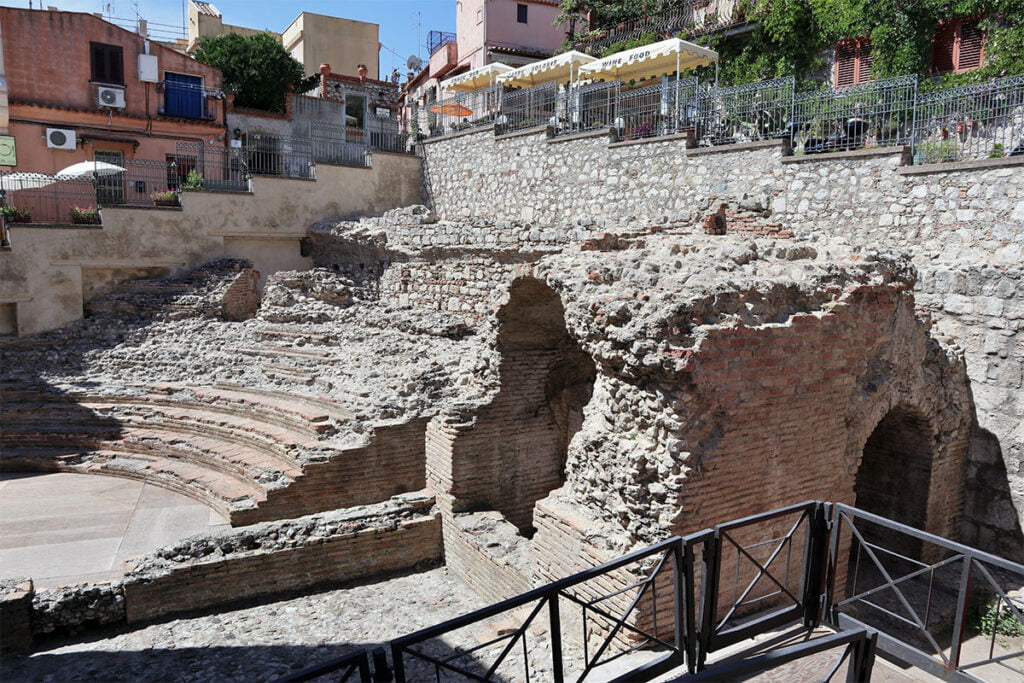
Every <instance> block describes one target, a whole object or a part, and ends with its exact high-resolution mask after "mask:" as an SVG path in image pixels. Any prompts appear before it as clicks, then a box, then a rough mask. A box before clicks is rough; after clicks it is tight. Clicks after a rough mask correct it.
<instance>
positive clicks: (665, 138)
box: [608, 133, 745, 149]
mask: <svg viewBox="0 0 1024 683" xmlns="http://www.w3.org/2000/svg"><path fill="white" fill-rule="evenodd" d="M691 135H693V133H673V134H672V135H655V136H652V137H649V138H638V139H636V140H619V141H618V142H613V143H611V144H609V145H608V146H609V147H628V146H629V145H644V144H647V143H649V142H670V141H672V140H686V139H687V138H689V137H690V136H691ZM744 144H745V143H744ZM694 149H696V148H694Z"/></svg>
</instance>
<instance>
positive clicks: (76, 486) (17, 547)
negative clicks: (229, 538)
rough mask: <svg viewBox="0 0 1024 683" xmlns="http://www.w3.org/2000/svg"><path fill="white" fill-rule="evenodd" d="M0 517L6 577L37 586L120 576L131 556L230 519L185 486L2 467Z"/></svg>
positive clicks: (0, 565)
mask: <svg viewBox="0 0 1024 683" xmlns="http://www.w3.org/2000/svg"><path fill="white" fill-rule="evenodd" d="M0 520H3V523H2V524H0V577H14V576H25V577H31V578H32V579H34V580H35V583H36V587H37V588H49V587H54V586H58V585H61V584H68V583H79V582H82V581H90V582H93V583H95V582H97V581H111V580H115V579H117V578H119V577H120V576H121V575H122V570H121V567H122V563H123V562H124V560H125V559H126V558H129V557H132V556H134V555H141V554H144V553H148V552H152V551H154V550H156V549H157V548H159V547H161V546H163V545H167V544H168V543H173V542H174V541H178V540H180V539H182V538H185V537H187V536H191V535H193V534H198V533H202V532H206V531H208V530H210V529H214V528H220V527H224V526H227V521H226V520H225V519H224V518H223V517H221V516H220V515H218V514H217V513H216V512H213V511H212V510H210V509H209V508H207V507H206V506H205V505H202V504H201V503H198V502H196V501H194V500H192V499H191V498H187V497H185V496H182V495H180V494H178V493H174V492H171V491H168V490H166V489H162V488H158V487H155V486H152V485H149V484H143V483H142V482H137V481H133V480H130V479H119V478H117V477H102V476H90V475H86V474H5V475H0Z"/></svg>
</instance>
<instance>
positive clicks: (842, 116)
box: [792, 76, 918, 154]
mask: <svg viewBox="0 0 1024 683" xmlns="http://www.w3.org/2000/svg"><path fill="white" fill-rule="evenodd" d="M917 86H918V82H917V76H899V77H897V78H886V79H880V80H877V81H871V82H869V83H863V84H860V85H851V86H846V87H842V88H823V89H821V90H813V91H810V92H802V93H798V94H797V95H796V96H795V97H794V98H793V122H792V128H793V133H792V146H793V150H794V152H795V153H797V154H800V153H803V154H820V153H822V152H842V151H848V150H852V149H860V148H862V147H890V146H894V145H907V144H910V140H911V132H912V130H913V128H914V111H915V106H916V101H917Z"/></svg>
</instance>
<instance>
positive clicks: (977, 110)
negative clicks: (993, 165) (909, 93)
mask: <svg viewBox="0 0 1024 683" xmlns="http://www.w3.org/2000/svg"><path fill="white" fill-rule="evenodd" d="M915 111H916V113H915V121H914V135H913V153H914V163H916V164H928V163H941V162H949V161H960V160H962V159H983V158H986V157H988V158H999V157H1003V156H1019V155H1022V154H1024V75H1020V76H1007V77H1005V78H996V79H993V80H990V81H985V82H984V83H972V84H971V85H965V86H961V87H956V88H947V89H943V90H937V91H934V92H929V93H923V94H920V95H919V96H918V99H917V106H916V108H915Z"/></svg>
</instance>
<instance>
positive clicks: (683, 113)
mask: <svg viewBox="0 0 1024 683" xmlns="http://www.w3.org/2000/svg"><path fill="white" fill-rule="evenodd" d="M698 88H699V84H698V81H697V79H696V78H684V79H680V80H669V79H664V80H663V81H662V82H661V83H659V84H656V85H649V86H646V87H643V88H634V89H632V90H622V91H621V92H620V94H619V117H618V118H619V121H618V128H619V132H620V135H621V137H623V138H625V139H627V140H635V139H639V138H647V137H654V136H658V135H672V134H674V133H679V132H682V131H692V130H693V129H694V126H695V125H696V115H697V92H698Z"/></svg>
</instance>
